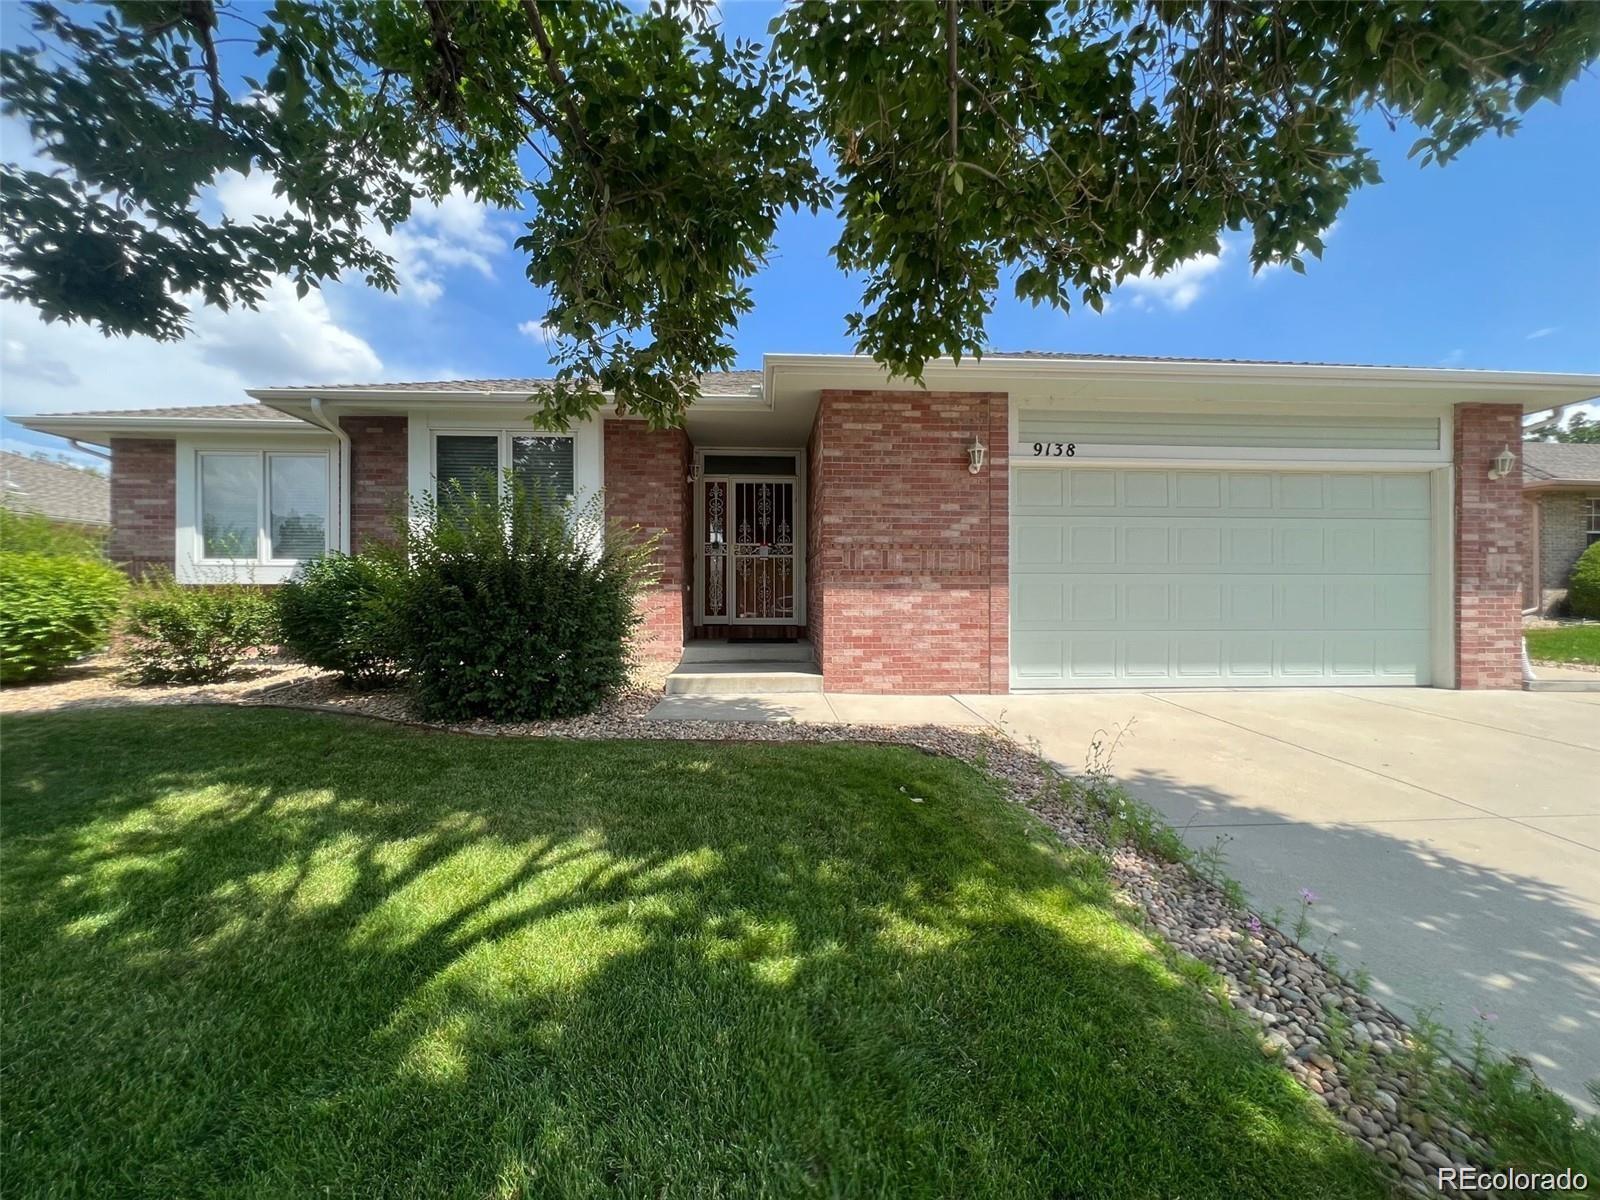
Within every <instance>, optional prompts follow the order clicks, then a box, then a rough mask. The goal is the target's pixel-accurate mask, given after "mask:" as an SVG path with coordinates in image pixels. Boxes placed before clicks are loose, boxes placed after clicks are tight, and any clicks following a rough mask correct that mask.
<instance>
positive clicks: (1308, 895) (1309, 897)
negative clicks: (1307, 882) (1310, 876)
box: [1300, 888, 1322, 904]
mask: <svg viewBox="0 0 1600 1200" xmlns="http://www.w3.org/2000/svg"><path fill="white" fill-rule="evenodd" d="M1321 899H1322V897H1321V896H1319V895H1317V894H1316V893H1315V892H1313V891H1312V890H1311V889H1310V888H1301V889H1300V902H1301V903H1302V904H1315V903H1316V902H1317V901H1318V900H1321Z"/></svg>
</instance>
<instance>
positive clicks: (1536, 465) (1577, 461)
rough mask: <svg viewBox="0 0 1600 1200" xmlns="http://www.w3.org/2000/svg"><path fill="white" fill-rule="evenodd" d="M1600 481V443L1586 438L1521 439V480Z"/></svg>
mask: <svg viewBox="0 0 1600 1200" xmlns="http://www.w3.org/2000/svg"><path fill="white" fill-rule="evenodd" d="M1557 479H1559V480H1562V481H1572V482H1576V483H1593V484H1596V485H1600V444H1596V443H1585V442H1524V443H1522V482H1523V485H1524V486H1527V485H1529V484H1538V483H1545V482H1547V481H1550V480H1557Z"/></svg>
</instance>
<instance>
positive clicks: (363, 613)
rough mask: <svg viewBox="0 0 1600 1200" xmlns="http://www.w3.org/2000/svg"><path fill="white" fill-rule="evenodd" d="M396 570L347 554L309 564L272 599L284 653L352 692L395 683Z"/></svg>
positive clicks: (389, 564) (369, 557)
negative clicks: (331, 675)
mask: <svg viewBox="0 0 1600 1200" xmlns="http://www.w3.org/2000/svg"><path fill="white" fill-rule="evenodd" d="M397 566H398V564H396V563H394V562H393V561H391V560H385V559H382V558H379V557H377V556H375V555H364V556H356V557H352V556H350V555H348V554H329V555H328V556H327V557H325V558H319V559H317V560H315V561H314V562H309V563H306V564H305V565H304V566H303V567H301V568H300V569H299V570H298V571H297V572H295V577H294V578H293V579H291V580H290V581H289V582H288V583H286V584H284V585H283V586H282V587H280V588H278V589H277V595H276V596H275V597H274V599H275V600H276V601H277V607H278V632H279V636H280V637H281V638H282V641H283V646H284V648H285V649H286V650H288V651H290V652H291V653H292V654H294V655H296V656H297V657H299V658H302V659H304V660H305V661H306V662H308V663H310V664H311V665H312V666H314V667H322V668H324V669H325V670H329V671H338V672H339V674H340V676H341V677H342V678H343V679H344V681H345V682H346V683H347V684H349V685H350V686H351V687H354V688H358V689H367V688H375V687H382V686H383V685H385V684H387V683H392V682H393V681H394V680H395V679H396V678H397V677H398V676H399V673H400V667H399V663H398V661H397V659H398V653H397V650H396V647H395V642H394V632H393V629H394V624H393V620H392V618H391V614H390V606H389V599H390V597H391V596H392V594H393V588H392V585H393V582H394V579H393V577H394V574H395V570H396V568H397Z"/></svg>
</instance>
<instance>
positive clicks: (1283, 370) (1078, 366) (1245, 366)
mask: <svg viewBox="0 0 1600 1200" xmlns="http://www.w3.org/2000/svg"><path fill="white" fill-rule="evenodd" d="M764 370H765V376H764V378H765V380H766V384H767V388H768V390H769V391H770V390H771V389H772V388H773V387H774V386H775V385H776V381H777V376H778V375H779V374H780V373H782V372H788V371H805V372H819V373H828V374H842V375H860V376H866V377H872V378H874V379H877V380H880V381H881V380H882V379H883V377H884V375H885V370H884V368H883V367H882V366H881V365H880V364H878V363H877V362H875V361H873V360H872V359H868V358H862V357H859V356H857V355H849V354H769V355H767V356H766V358H765V359H764ZM974 372H982V373H983V374H984V375H986V376H988V377H989V378H991V379H996V380H999V379H1018V380H1033V381H1039V380H1049V379H1062V380H1067V379H1079V380H1094V379H1105V380H1120V381H1132V382H1149V383H1181V382H1202V381H1203V382H1209V383H1256V384H1261V383H1283V384H1304V385H1316V386H1319V387H1329V386H1334V387H1338V386H1345V387H1371V386H1374V385H1382V386H1384V387H1387V388H1418V389H1427V390H1429V391H1433V392H1454V393H1462V394H1472V395H1475V396H1476V395H1480V394H1491V393H1499V394H1501V395H1506V394H1508V393H1517V394H1519V396H1520V398H1518V399H1511V400H1508V401H1507V403H1520V404H1522V405H1523V407H1524V409H1525V410H1527V411H1534V412H1538V411H1542V410H1543V409H1545V408H1548V407H1551V406H1553V405H1556V404H1572V403H1582V402H1583V401H1585V400H1589V399H1593V398H1595V397H1600V375H1574V374H1554V373H1548V372H1539V371H1466V370H1460V369H1456V368H1432V367H1366V366H1321V365H1315V364H1287V363H1228V362H1217V363H1213V362H1166V361H1159V360H1147V359H1097V358H1082V359H1073V358H1048V359H1042V358H1006V357H1003V356H997V355H986V356H985V357H983V358H982V359H968V360H965V361H963V362H961V363H955V362H952V361H950V360H949V359H939V360H936V361H933V362H930V363H928V364H927V366H926V367H925V368H924V372H923V375H924V379H925V380H926V379H927V378H929V377H930V376H931V377H949V376H954V375H962V374H965V375H969V376H970V374H971V373H974ZM895 382H896V384H897V385H899V386H910V385H909V381H906V380H897V381H895ZM880 386H881V384H880Z"/></svg>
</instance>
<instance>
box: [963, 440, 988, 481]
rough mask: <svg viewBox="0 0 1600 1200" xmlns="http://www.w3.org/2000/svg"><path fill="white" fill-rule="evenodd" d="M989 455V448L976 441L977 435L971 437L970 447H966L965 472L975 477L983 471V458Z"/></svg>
mask: <svg viewBox="0 0 1600 1200" xmlns="http://www.w3.org/2000/svg"><path fill="white" fill-rule="evenodd" d="M987 453H989V447H987V446H985V445H984V444H983V443H982V442H980V441H979V440H978V435H977V434H973V435H972V445H970V446H968V447H967V470H968V471H970V472H971V473H972V474H974V475H976V474H977V473H978V472H979V471H981V470H983V456H984V455H985V454H987Z"/></svg>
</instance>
